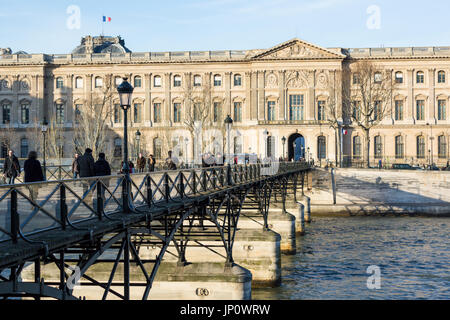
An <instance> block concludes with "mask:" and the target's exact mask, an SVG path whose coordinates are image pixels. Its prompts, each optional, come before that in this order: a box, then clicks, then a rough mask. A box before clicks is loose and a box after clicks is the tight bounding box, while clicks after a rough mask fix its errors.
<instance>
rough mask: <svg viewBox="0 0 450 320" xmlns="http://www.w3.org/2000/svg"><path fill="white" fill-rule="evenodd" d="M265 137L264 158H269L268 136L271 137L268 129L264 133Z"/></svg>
mask: <svg viewBox="0 0 450 320" xmlns="http://www.w3.org/2000/svg"><path fill="white" fill-rule="evenodd" d="M263 135H264V150H265V154H264V157H265V158H267V151H268V150H267V136H268V135H269V131H267V129H264V131H263Z"/></svg>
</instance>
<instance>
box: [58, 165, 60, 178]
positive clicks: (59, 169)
mask: <svg viewBox="0 0 450 320" xmlns="http://www.w3.org/2000/svg"><path fill="white" fill-rule="evenodd" d="M58 180H61V166H59V167H58Z"/></svg>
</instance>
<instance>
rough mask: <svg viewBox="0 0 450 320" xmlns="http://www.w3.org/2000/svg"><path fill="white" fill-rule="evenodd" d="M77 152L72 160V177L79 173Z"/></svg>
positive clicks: (76, 176)
mask: <svg viewBox="0 0 450 320" xmlns="http://www.w3.org/2000/svg"><path fill="white" fill-rule="evenodd" d="M78 156H79V155H78V153H75V158H74V159H73V162H72V174H73V178H74V179H76V178H78V176H79V175H80V168H79V167H78Z"/></svg>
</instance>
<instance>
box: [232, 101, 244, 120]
mask: <svg viewBox="0 0 450 320" xmlns="http://www.w3.org/2000/svg"><path fill="white" fill-rule="evenodd" d="M233 121H235V122H241V121H242V102H239V101H236V102H235V103H234V113H233Z"/></svg>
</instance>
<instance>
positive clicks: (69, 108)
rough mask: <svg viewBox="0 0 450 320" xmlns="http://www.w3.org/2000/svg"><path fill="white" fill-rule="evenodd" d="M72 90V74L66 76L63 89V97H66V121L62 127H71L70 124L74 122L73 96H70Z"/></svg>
mask: <svg viewBox="0 0 450 320" xmlns="http://www.w3.org/2000/svg"><path fill="white" fill-rule="evenodd" d="M72 88H73V74H69V75H67V76H66V87H65V88H64V91H65V95H66V99H65V100H66V112H67V114H66V119H65V121H64V122H65V123H64V126H70V127H71V126H72V123H73V122H75V118H74V115H75V112H74V108H75V106H74V105H73V96H72Z"/></svg>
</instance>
